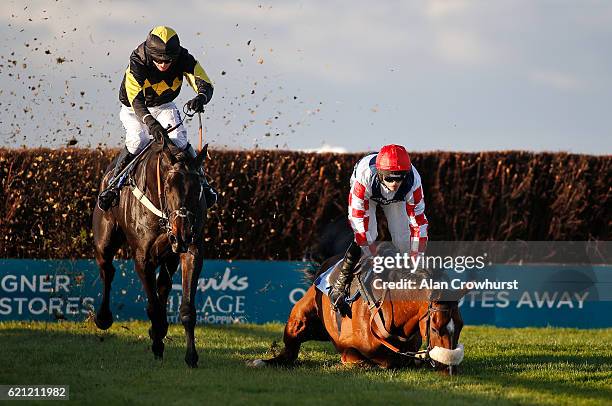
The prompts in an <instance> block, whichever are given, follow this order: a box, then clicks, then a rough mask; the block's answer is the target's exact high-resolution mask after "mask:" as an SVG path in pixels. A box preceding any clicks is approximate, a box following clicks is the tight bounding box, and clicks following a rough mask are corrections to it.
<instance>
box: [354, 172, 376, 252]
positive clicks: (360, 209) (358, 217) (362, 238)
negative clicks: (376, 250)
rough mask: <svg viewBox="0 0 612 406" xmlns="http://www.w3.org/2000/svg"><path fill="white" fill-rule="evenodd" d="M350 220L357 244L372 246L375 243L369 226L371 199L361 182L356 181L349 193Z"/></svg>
mask: <svg viewBox="0 0 612 406" xmlns="http://www.w3.org/2000/svg"><path fill="white" fill-rule="evenodd" d="M349 210H350V215H349V220H350V221H351V226H352V227H353V232H354V233H355V242H356V243H357V244H359V245H360V246H362V247H363V246H365V245H370V244H371V243H373V242H374V240H373V238H372V237H373V236H372V233H369V234H370V235H369V237H370V238H368V231H369V230H368V225H369V222H370V217H369V210H370V198H369V196H368V197H366V187H365V186H364V185H362V184H361V183H360V182H359V181H357V180H356V181H355V182H354V183H353V186H352V187H351V192H350V193H349Z"/></svg>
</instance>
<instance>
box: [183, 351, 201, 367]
mask: <svg viewBox="0 0 612 406" xmlns="http://www.w3.org/2000/svg"><path fill="white" fill-rule="evenodd" d="M185 363H186V364H187V366H188V367H189V368H197V367H198V355H197V354H196V355H195V356H189V355H186V356H185Z"/></svg>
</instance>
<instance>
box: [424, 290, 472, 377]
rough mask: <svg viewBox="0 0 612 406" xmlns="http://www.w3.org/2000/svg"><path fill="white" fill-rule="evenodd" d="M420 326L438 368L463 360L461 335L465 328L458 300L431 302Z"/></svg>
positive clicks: (430, 354)
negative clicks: (460, 342)
mask: <svg viewBox="0 0 612 406" xmlns="http://www.w3.org/2000/svg"><path fill="white" fill-rule="evenodd" d="M419 328H420V330H421V336H422V337H423V338H426V339H427V338H428V339H429V343H428V346H427V349H428V350H429V356H430V357H431V359H432V360H433V361H434V362H435V363H436V365H435V366H436V368H437V369H446V368H447V367H448V366H451V367H452V366H454V365H458V364H459V363H460V362H461V360H462V359H463V346H462V345H460V344H459V335H460V334H461V330H462V329H463V319H462V318H461V312H460V311H459V304H458V302H457V301H432V302H430V303H429V305H428V308H427V314H426V315H424V317H422V318H421V320H420V323H419Z"/></svg>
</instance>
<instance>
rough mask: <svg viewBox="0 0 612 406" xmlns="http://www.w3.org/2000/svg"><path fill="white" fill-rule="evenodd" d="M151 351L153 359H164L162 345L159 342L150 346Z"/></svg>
mask: <svg viewBox="0 0 612 406" xmlns="http://www.w3.org/2000/svg"><path fill="white" fill-rule="evenodd" d="M151 351H153V355H154V356H155V359H160V360H161V359H163V358H164V343H163V342H160V343H153V345H151Z"/></svg>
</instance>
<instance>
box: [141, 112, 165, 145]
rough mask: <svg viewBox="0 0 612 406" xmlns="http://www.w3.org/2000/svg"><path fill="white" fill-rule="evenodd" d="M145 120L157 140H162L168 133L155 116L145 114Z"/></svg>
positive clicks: (150, 132)
mask: <svg viewBox="0 0 612 406" xmlns="http://www.w3.org/2000/svg"><path fill="white" fill-rule="evenodd" d="M144 122H145V124H146V126H147V128H148V129H149V134H151V136H153V138H154V139H155V141H157V142H161V140H162V139H163V138H164V137H165V136H166V135H168V133H167V131H166V129H165V128H164V127H163V126H162V125H161V124H160V123H159V121H157V120H156V119H155V118H154V117H153V116H151V115H147V116H145V118H144Z"/></svg>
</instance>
